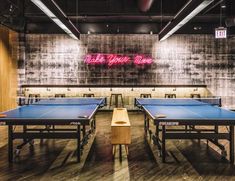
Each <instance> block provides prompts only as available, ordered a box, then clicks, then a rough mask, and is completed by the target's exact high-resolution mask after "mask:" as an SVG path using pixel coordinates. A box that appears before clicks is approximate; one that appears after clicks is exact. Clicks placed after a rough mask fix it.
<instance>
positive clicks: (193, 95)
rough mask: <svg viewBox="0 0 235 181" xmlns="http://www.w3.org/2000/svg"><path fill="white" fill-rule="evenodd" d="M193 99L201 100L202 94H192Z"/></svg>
mask: <svg viewBox="0 0 235 181" xmlns="http://www.w3.org/2000/svg"><path fill="white" fill-rule="evenodd" d="M190 97H191V98H201V95H200V94H190Z"/></svg>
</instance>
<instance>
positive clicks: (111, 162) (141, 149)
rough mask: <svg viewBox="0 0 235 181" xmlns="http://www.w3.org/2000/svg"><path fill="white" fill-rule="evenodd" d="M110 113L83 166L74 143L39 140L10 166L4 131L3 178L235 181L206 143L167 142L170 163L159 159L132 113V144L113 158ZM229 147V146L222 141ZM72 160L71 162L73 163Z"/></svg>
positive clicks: (0, 136)
mask: <svg viewBox="0 0 235 181" xmlns="http://www.w3.org/2000/svg"><path fill="white" fill-rule="evenodd" d="M111 118H112V114H111V112H101V113H98V115H97V134H96V138H95V140H94V144H93V146H92V149H91V150H90V152H89V155H88V157H87V159H86V160H85V164H84V166H83V165H82V166H81V165H80V164H77V163H76V162H75V161H74V160H75V159H74V158H75V157H74V156H73V154H74V149H75V141H74V140H44V141H43V142H40V141H35V144H34V147H31V149H29V147H28V146H26V147H24V148H23V149H22V151H21V154H20V157H19V158H17V159H16V161H15V163H13V164H9V163H8V162H7V130H6V128H5V127H3V126H2V127H0V180H1V181H2V180H30V181H31V180H47V181H49V180H87V181H92V180H95V181H99V180H102V181H106V180H107V181H109V180H111V181H112V180H120V181H124V180H167V181H168V180H174V181H176V180H213V181H214V180H219V181H220V180H235V166H233V165H230V164H229V163H228V161H227V160H223V159H221V157H220V154H219V153H218V152H217V151H218V149H217V148H216V147H214V148H211V147H208V146H207V145H206V144H205V143H204V142H203V141H201V142H200V143H199V142H198V140H187V141H181V140H176V141H167V150H168V152H169V156H172V157H174V160H175V161H173V162H171V163H164V164H163V163H161V159H160V158H159V159H157V160H156V159H154V156H153V155H152V154H151V153H152V152H151V151H150V148H149V146H148V144H147V143H146V141H145V139H144V131H143V119H144V118H143V115H142V114H141V113H137V112H133V113H130V114H129V118H130V121H131V124H132V144H131V145H130V146H129V156H128V158H127V156H126V155H125V152H124V149H123V157H122V161H121V162H120V159H119V157H118V154H116V156H115V158H113V156H112V146H111V144H110V130H111V129H110V123H111ZM223 143H224V144H225V145H228V143H227V142H223ZM70 157H71V159H70Z"/></svg>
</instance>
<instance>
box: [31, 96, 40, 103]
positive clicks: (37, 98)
mask: <svg viewBox="0 0 235 181" xmlns="http://www.w3.org/2000/svg"><path fill="white" fill-rule="evenodd" d="M38 101H40V94H29V97H28V104H33V103H34V102H38Z"/></svg>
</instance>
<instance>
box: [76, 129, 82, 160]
mask: <svg viewBox="0 0 235 181" xmlns="http://www.w3.org/2000/svg"><path fill="white" fill-rule="evenodd" d="M80 161H81V127H80V125H78V126H77V162H80Z"/></svg>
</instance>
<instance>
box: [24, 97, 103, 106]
mask: <svg viewBox="0 0 235 181" xmlns="http://www.w3.org/2000/svg"><path fill="white" fill-rule="evenodd" d="M26 102H29V103H28V104H26V105H105V104H106V99H105V98H40V99H32V100H30V101H26Z"/></svg>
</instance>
